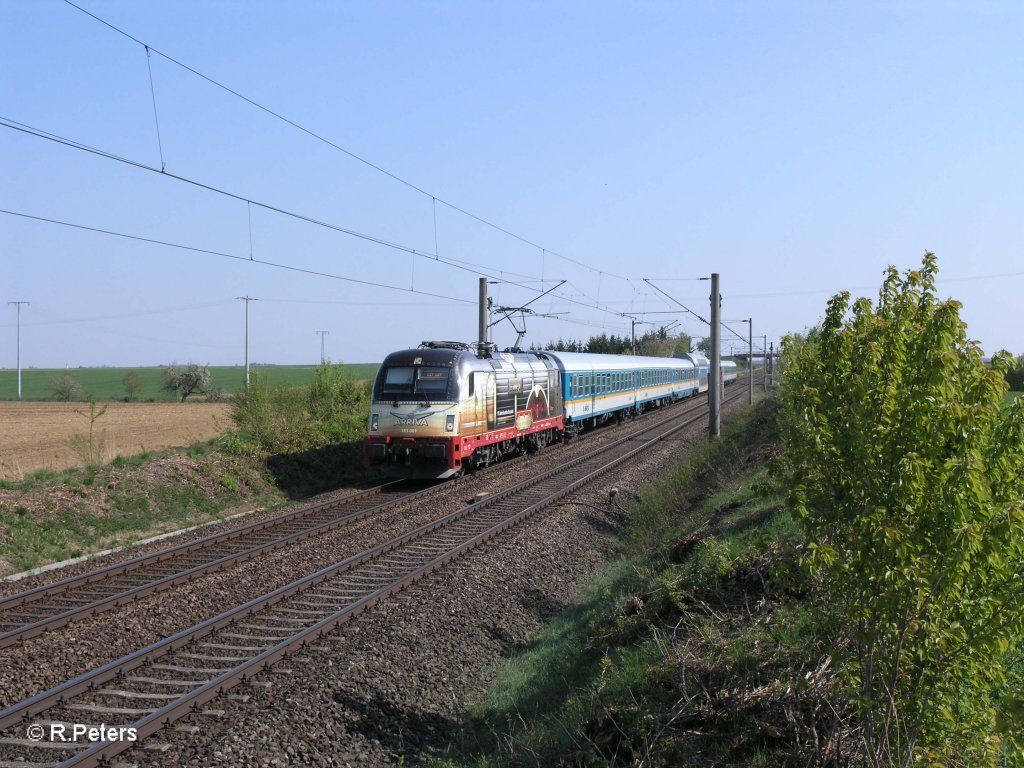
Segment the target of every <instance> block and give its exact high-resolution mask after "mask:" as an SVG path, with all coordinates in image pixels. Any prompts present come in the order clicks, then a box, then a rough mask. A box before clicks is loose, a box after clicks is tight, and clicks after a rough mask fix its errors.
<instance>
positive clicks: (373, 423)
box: [370, 413, 380, 432]
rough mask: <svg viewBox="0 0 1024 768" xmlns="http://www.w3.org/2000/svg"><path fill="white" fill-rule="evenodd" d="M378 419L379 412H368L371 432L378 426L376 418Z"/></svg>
mask: <svg viewBox="0 0 1024 768" xmlns="http://www.w3.org/2000/svg"><path fill="white" fill-rule="evenodd" d="M379 419H380V414H378V413H372V414H370V431H371V432H376V431H377V430H378V429H379V428H380V425H379V424H378V420H379Z"/></svg>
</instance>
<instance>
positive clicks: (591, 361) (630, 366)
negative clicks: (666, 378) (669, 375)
mask: <svg viewBox="0 0 1024 768" xmlns="http://www.w3.org/2000/svg"><path fill="white" fill-rule="evenodd" d="M543 354H544V355H546V356H547V357H549V358H551V359H552V360H553V361H554V362H555V365H557V366H558V367H559V368H560V369H561V370H563V371H569V372H573V371H632V370H636V369H637V368H685V369H692V368H693V367H694V366H693V363H692V362H691V361H689V360H682V359H677V358H672V357H641V356H639V355H636V356H634V355H595V354H591V353H589V352H549V351H545V352H544V353H543Z"/></svg>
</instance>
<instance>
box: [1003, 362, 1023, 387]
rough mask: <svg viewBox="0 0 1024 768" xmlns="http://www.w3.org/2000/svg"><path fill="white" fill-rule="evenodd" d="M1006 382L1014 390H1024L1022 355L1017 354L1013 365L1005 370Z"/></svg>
mask: <svg viewBox="0 0 1024 768" xmlns="http://www.w3.org/2000/svg"><path fill="white" fill-rule="evenodd" d="M1006 383H1007V384H1009V385H1010V389H1011V390H1013V391H1014V392H1024V355H1020V356H1018V357H1017V361H1016V364H1015V365H1014V367H1013V368H1012V369H1011V370H1008V371H1007V372H1006Z"/></svg>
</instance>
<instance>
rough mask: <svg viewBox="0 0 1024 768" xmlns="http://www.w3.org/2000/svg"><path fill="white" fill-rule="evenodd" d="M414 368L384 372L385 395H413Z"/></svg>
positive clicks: (389, 369) (391, 369) (393, 369)
mask: <svg viewBox="0 0 1024 768" xmlns="http://www.w3.org/2000/svg"><path fill="white" fill-rule="evenodd" d="M412 374H413V368H411V367H401V368H388V369H387V370H386V371H384V388H383V390H382V392H383V393H384V394H385V395H411V394H412Z"/></svg>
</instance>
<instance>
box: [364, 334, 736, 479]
mask: <svg viewBox="0 0 1024 768" xmlns="http://www.w3.org/2000/svg"><path fill="white" fill-rule="evenodd" d="M708 367H709V361H708V359H707V358H706V357H704V356H703V355H700V354H686V355H680V356H678V357H674V358H665V357H630V356H625V355H595V354H587V353H579V352H498V351H497V350H496V349H495V348H494V346H493V345H490V344H484V345H481V344H476V345H472V346H471V345H469V344H464V343H462V342H452V341H425V342H423V343H422V344H421V345H420V346H419V348H417V349H406V350H402V351H400V352H393V353H391V354H390V355H388V356H387V357H386V358H385V359H384V362H383V363H382V364H381V366H380V370H379V371H378V372H377V377H376V379H375V381H374V383H373V393H372V404H371V407H370V424H369V434H368V435H367V437H366V441H365V445H364V460H365V464H366V466H367V467H372V466H382V467H383V468H384V469H385V470H386V471H387V472H388V474H393V475H398V476H401V477H408V478H437V479H443V478H448V477H453V476H455V475H459V474H462V473H463V472H464V471H465V470H469V469H473V468H475V467H481V466H487V465H488V464H493V463H494V462H496V461H500V460H501V459H502V457H504V456H507V455H512V454H517V453H522V452H525V451H534V450H537V449H539V448H542V447H543V446H545V445H548V444H550V443H553V442H556V441H558V440H562V439H563V438H565V437H566V436H571V435H574V434H577V433H578V432H580V431H581V430H583V429H585V428H590V427H595V426H597V425H599V424H602V423H605V422H608V421H612V420H616V421H618V420H622V419H624V418H629V417H632V416H635V415H637V414H639V413H641V412H643V411H645V410H647V409H649V408H654V407H657V406H660V405H664V404H666V403H669V402H673V401H675V400H680V399H682V398H684V397H691V396H693V395H696V394H697V393H699V392H706V391H707V389H708ZM735 379H736V364H735V363H734V362H732V361H729V360H726V361H723V362H722V380H723V382H725V383H730V382H732V381H734V380H735Z"/></svg>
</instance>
